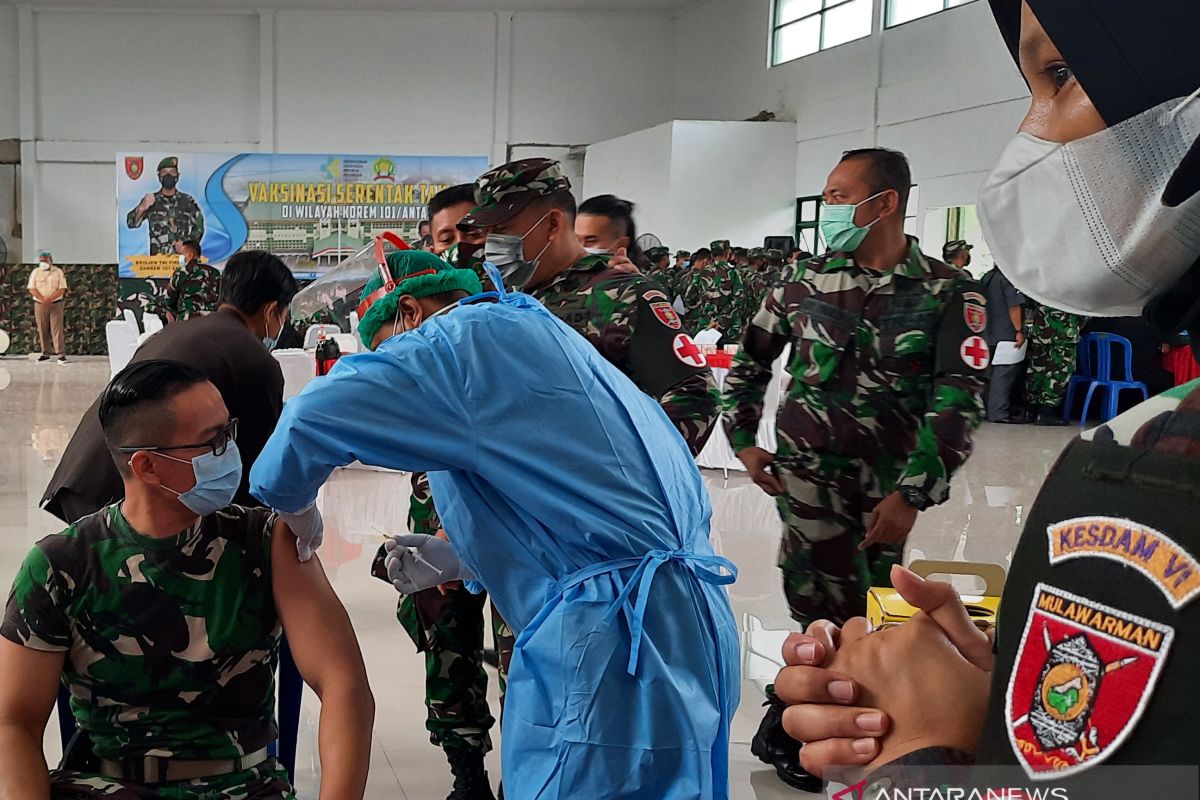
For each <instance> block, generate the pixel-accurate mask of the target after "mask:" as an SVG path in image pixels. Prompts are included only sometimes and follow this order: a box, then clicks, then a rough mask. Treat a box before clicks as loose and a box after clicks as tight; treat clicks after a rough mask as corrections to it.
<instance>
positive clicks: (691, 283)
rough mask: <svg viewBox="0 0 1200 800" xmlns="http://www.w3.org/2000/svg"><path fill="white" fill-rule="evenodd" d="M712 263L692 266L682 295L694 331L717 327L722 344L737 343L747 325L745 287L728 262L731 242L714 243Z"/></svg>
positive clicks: (688, 319) (688, 321)
mask: <svg viewBox="0 0 1200 800" xmlns="http://www.w3.org/2000/svg"><path fill="white" fill-rule="evenodd" d="M713 245H714V248H713V250H712V253H713V262H712V263H711V264H707V265H704V264H701V265H699V266H695V265H694V266H693V267H692V268H691V270H689V271H688V276H687V278H686V280H685V281H684V282H683V286H682V290H681V292H680V294H681V295H682V297H683V305H684V308H685V309H686V320H687V324H688V327H689V328H691V329H692V330H705V329H707V328H716V329H718V330H719V331H721V333H722V335H723V339H722V340H723V341H727V342H737V341H740V339H741V332H742V328H743V327H744V325H745V319H744V318H745V316H746V314H745V299H744V295H745V287H744V286H743V283H742V276H741V274H740V273H739V272H738V271H737V269H736V268H734V267H733V266H732V265H731V264H730V263H729V261H728V260H727V259H728V256H729V242H728V241H725V240H720V241H716V242H713Z"/></svg>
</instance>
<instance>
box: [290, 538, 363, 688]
mask: <svg viewBox="0 0 1200 800" xmlns="http://www.w3.org/2000/svg"><path fill="white" fill-rule="evenodd" d="M271 585H272V591H273V592H274V595H275V608H276V610H277V611H278V613H279V621H280V623H281V624H282V625H283V633H284V635H285V636H287V640H288V646H289V647H290V648H291V650H292V656H293V657H294V658H295V659H296V666H297V667H298V668H299V670H300V674H301V675H302V676H303V677H304V682H305V683H307V684H308V685H309V686H311V687H312V688H313V691H315V692H316V693H317V694H318V695H320V694H321V689H322V686H324V685H327V683H328V682H329V681H336V680H343V681H345V680H349V681H352V682H353V681H361V682H362V684H363V686H364V687H365V686H366V682H367V673H366V667H365V666H364V665H363V659H362V651H361V650H360V649H359V646H358V639H357V637H356V636H355V635H354V628H353V627H352V626H351V624H350V615H349V614H347V613H346V608H345V606H343V605H342V601H341V600H340V599H338V596H337V594H336V593H334V591H333V587H332V586H331V585H330V584H329V579H328V578H327V577H326V576H325V568H324V567H323V566H321V560H320V558H313V559H312V560H310V561H307V562H304V563H301V562H300V561H299V560H298V559H297V557H296V537H295V536H293V535H292V532H291V531H290V530H289V529H288V527H287V525H285V524H284V523H283V522H282V521H276V523H275V530H274V533H273V535H272V537H271Z"/></svg>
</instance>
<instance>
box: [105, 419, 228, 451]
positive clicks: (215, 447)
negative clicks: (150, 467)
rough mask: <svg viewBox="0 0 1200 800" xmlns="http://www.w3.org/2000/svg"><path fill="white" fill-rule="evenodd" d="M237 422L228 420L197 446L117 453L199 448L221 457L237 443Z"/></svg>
mask: <svg viewBox="0 0 1200 800" xmlns="http://www.w3.org/2000/svg"><path fill="white" fill-rule="evenodd" d="M237 432H238V421H237V419H236V418H235V419H231V420H229V424H228V425H226V426H225V427H224V428H222V429H221V430H220V431H219V432H218V433H217V435H216V436H214V437H213V438H211V439H209V440H208V441H207V442H199V443H197V444H174V445H171V446H170V447H118V448H116V451H117V452H118V453H162V452H165V451H168V450H199V449H200V448H201V447H207V448H209V449H210V450H212V454H213V455H214V456H223V455H225V452H226V451H227V450H228V449H229V443H230V442H233V441H237Z"/></svg>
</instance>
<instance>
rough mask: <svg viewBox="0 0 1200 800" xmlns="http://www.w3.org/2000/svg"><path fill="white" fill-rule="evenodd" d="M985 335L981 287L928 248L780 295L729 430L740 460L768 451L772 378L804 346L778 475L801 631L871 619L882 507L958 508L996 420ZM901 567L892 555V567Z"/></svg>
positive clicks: (764, 310) (761, 327)
mask: <svg viewBox="0 0 1200 800" xmlns="http://www.w3.org/2000/svg"><path fill="white" fill-rule="evenodd" d="M985 324H986V300H985V299H984V296H983V294H982V290H981V287H980V286H979V285H978V284H977V283H976V282H974V281H973V280H971V279H970V278H969V277H967V276H966V275H965V274H964V273H962V272H961V271H959V270H956V269H954V268H953V267H950V266H947V265H945V264H942V263H941V262H938V261H935V260H933V259H928V258H926V257H925V256H924V255H922V254H921V253H920V251H919V250H918V249H917V246H916V244H915V242H914V243H912V244H911V246H910V251H909V257H908V259H907V260H906V261H905V262H903V263H902V264H900V265H898V266H896V267H895V268H894V269H892V270H888V271H884V272H878V271H874V270H868V269H865V268H862V267H859V266H857V265H856V264H855V263H854V261H853V259H852V258H851V257H850V256H849V255H847V254H844V253H831V254H826V255H824V256H821V257H819V258H815V259H813V260H811V261H808V262H806V263H804V264H801V265H799V266H798V267H797V268H795V269H794V270H793V272H792V274H791V275H790V276H789V277H788V279H787V280H786V281H785V282H782V283H780V284H778V285H777V286H775V288H774V289H772V290H771V292H770V293H769V294H767V296H766V298H765V299H764V301H763V304H762V306H761V307H760V309H759V311H758V313H757V314H756V315H755V317H754V321H753V323H752V324H751V326H750V328H749V330H748V331H747V333H746V336H745V339H744V344H743V348H742V350H741V352H740V353H739V354H738V356H737V358H736V360H735V363H734V366H733V369H732V370H731V371H730V374H729V377H728V379H727V380H726V383H725V411H726V419H727V422H726V429H727V432H728V434H729V438H730V442H731V444H732V445H733V448H734V450H735V452H741V451H742V450H744V449H746V448H747V447H752V446H754V445H755V441H756V435H757V431H758V425H759V420H760V419H761V417H762V410H763V399H764V395H765V392H766V389H767V386H768V384H769V382H770V379H771V365H772V364H773V363H774V362H775V360H776V359H777V358H778V357H779V356H780V355H781V354H782V353H783V351H784V348H785V347H786V346H787V345H788V344H791V345H792V354H791V357H790V361H789V363H788V365H787V371H788V373H789V375H790V376H791V379H792V380H791V385H790V386H789V388H788V392H787V396H786V398H785V400H784V402H783V405H782V407H781V408H780V411H779V416H778V422H777V429H778V434H779V437H778V438H779V448H778V455H777V457H776V462H775V472H776V474H777V475H778V476H779V477H780V479H781V480H782V481H783V483H784V485H785V486H786V487H787V489H788V491H787V494H785V496H784V497H781V498H779V501H778V504H779V510H780V515H781V517H782V519H783V524H784V535H783V539H784V541H783V547H782V549H781V553H780V565H781V567H782V568H783V570H784V573H785V589H786V590H787V592H788V596H789V600H791V601H792V604H793V613H794V614H795V615H796V617H797V619H798V620H801V621H806V620H807V619H808V618H810V616H811V615H812V614H813V613H816V612H819V615H821V616H828V617H831V618H838V619H844V618H845V616H847V615H848V616H853V615H854V614H861V613H862V610H863V604H864V603H865V596H864V595H863V594H862V593H863V592H865V590H866V588H867V586H866V585H865V584H864V583H863V580H864V578H865V576H866V575H867V573H868V572H869V571H870V570H871V569H872V568H873V567H874V566H875V563H874V561H873V560H872V558H871V557H868V558H867V559H866V560H865V561H864V559H863V557H862V555H861V554H859V553H858V551H857V546H858V544H859V543H860V542H861V541H862V538H863V536H864V535H865V527H864V523H865V520H866V517H867V515H869V514H870V512H871V510H872V509H873V508H874V506H875V504H876V503H877V502H878V500H879V499H880V498H881V497H882V496H885V495H886V494H887V493H890V492H891V491H893V490H894V489H895V488H896V487H898V486H900V485H904V486H912V487H915V488H917V489H919V490H921V491H922V492H924V493H925V495H927V496H928V497H929V499H930V500H931V501H932V502H934V503H941V502H944V501H945V500H946V499H947V498H948V497H949V492H950V478H951V476H952V475H953V474H954V471H955V470H956V469H958V467H959V466H961V465H962V463H963V462H964V461H965V460H966V458H967V457H968V455H970V452H971V431H972V430H973V429H974V428H975V427H977V426H978V425H979V423H980V422H981V420H982V414H983V405H982V402H981V397H980V395H981V392H982V389H983V375H984V370H985V369H986V367H987V364H988V358H987V346H986V344H985V343H984V342H983V339H982V337H981V336H980V335H979V334H980V332H981V331H982V330H983V328H984V325H985ZM818 542H821V543H824V544H823V545H822V546H821V547H820V548H819V549H818V548H817V547H816V544H817V543H818ZM893 557H894V554H892V553H886V552H880V553H879V554H878V558H879V559H882V560H881V561H879V562H878V563H879V567H880V568H881V569H882V568H883V567H885V566H887V565H888V559H891V558H893ZM851 594H853V596H851ZM826 604H827V605H826Z"/></svg>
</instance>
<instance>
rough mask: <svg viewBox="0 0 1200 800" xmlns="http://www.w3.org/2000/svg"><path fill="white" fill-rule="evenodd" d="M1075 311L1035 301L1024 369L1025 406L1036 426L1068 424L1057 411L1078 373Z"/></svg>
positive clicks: (1077, 320)
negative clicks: (1051, 306)
mask: <svg viewBox="0 0 1200 800" xmlns="http://www.w3.org/2000/svg"><path fill="white" fill-rule="evenodd" d="M1082 322H1083V320H1082V318H1081V317H1079V316H1078V315H1076V314H1071V313H1069V312H1066V311H1059V310H1058V309H1057V308H1050V307H1049V306H1044V305H1041V304H1040V303H1035V304H1034V306H1033V314H1032V319H1031V320H1030V322H1029V332H1028V335H1027V337H1026V338H1027V340H1028V342H1029V365H1028V368H1027V370H1026V372H1025V408H1026V409H1027V412H1028V414H1029V415H1030V418H1031V421H1032V422H1033V424H1034V425H1047V426H1062V425H1066V424H1068V423H1067V421H1066V420H1064V419H1063V418H1062V416H1060V415H1059V413H1058V408H1059V406H1061V405H1062V402H1063V397H1064V396H1065V395H1066V393H1067V386H1068V385H1070V383H1071V376H1072V375H1074V374H1075V358H1076V348H1077V347H1078V345H1079V328H1080V325H1081V323H1082Z"/></svg>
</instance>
